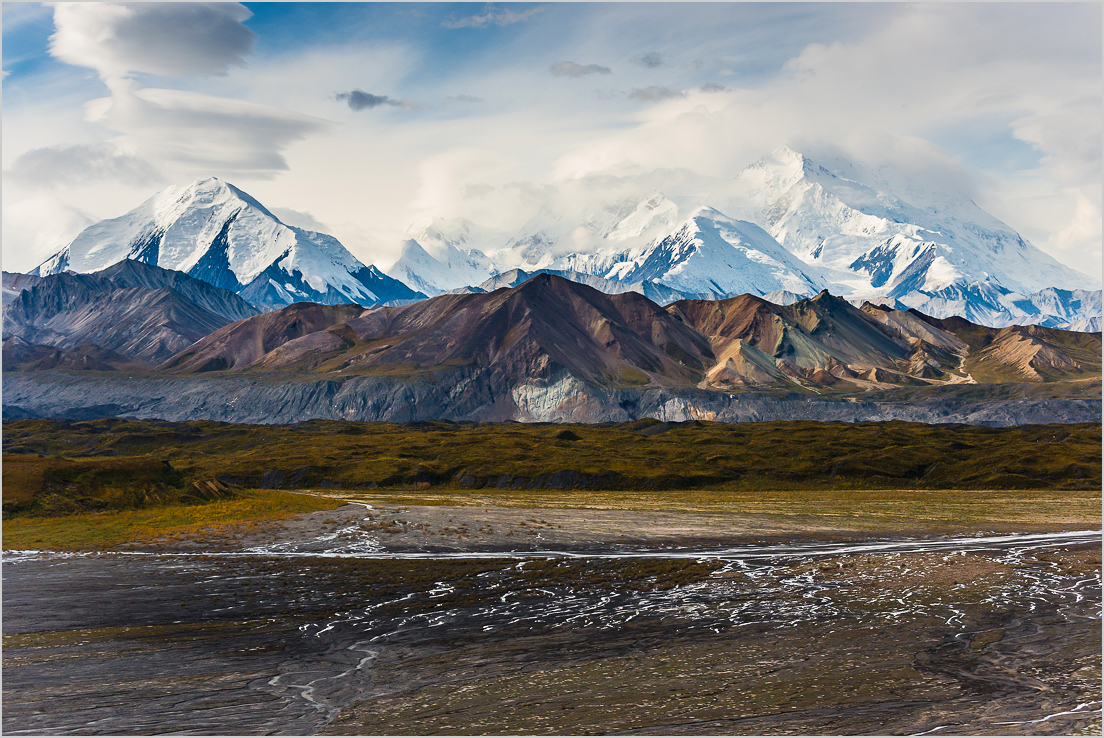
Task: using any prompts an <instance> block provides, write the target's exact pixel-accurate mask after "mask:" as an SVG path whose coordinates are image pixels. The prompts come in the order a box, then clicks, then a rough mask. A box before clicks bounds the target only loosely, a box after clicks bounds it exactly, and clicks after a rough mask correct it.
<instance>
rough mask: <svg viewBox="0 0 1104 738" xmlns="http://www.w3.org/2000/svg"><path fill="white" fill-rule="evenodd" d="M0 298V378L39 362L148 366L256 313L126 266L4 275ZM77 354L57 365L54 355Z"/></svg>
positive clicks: (171, 276)
mask: <svg viewBox="0 0 1104 738" xmlns="http://www.w3.org/2000/svg"><path fill="white" fill-rule="evenodd" d="M18 287H22V289H20V290H19V291H18V292H16V288H18ZM4 290H5V298H6V299H5V305H4V313H3V316H4V317H3V321H4V323H3V325H4V365H5V367H4V368H5V370H7V369H9V368H12V367H14V366H23V365H25V364H27V363H28V362H37V361H39V360H40V359H43V358H49V362H56V361H61V362H62V363H63V364H66V365H69V364H72V363H73V362H75V361H76V362H78V363H79V362H83V363H84V364H85V365H87V366H89V367H91V366H95V367H96V368H98V369H101V370H104V369H110V368H111V367H112V366H114V365H116V364H120V365H121V363H126V362H130V363H135V364H138V365H142V364H147V365H156V364H159V363H161V362H162V361H164V360H166V359H168V358H169V357H171V356H172V355H173V354H175V353H177V352H179V351H181V350H183V349H185V348H186V347H188V346H190V345H191V344H193V343H194V342H195V341H197V340H199V339H200V338H202V337H204V336H206V335H207V334H209V333H211V332H212V331H215V330H217V329H219V328H221V327H222V326H224V325H226V324H227V323H232V322H234V321H238V320H243V319H245V318H249V317H252V316H254V315H257V314H258V312H259V311H258V310H257V309H256V308H255V307H254V306H253V305H251V304H249V303H248V302H246V301H245V300H243V299H242V298H241V297H239V296H238V295H236V294H235V293H233V292H231V291H230V290H225V289H221V288H219V287H214V286H212V285H210V284H208V283H207V282H204V281H203V280H199V279H195V278H193V277H189V276H188V275H186V274H183V273H181V272H176V271H171V270H167V269H161V268H159V267H156V266H152V265H149V264H143V263H141V262H137V261H131V260H129V259H128V260H124V261H121V262H119V263H117V264H114V265H113V266H110V267H108V268H107V269H103V270H101V271H98V272H94V273H92V274H76V273H73V272H62V273H60V274H53V275H50V276H48V277H28V276H27V275H18V274H10V273H8V272H4ZM9 292H12V293H15V294H13V295H12V296H10V297H8V293H9ZM34 346H37V347H38V348H37V349H35V348H32V347H34ZM79 347H84V348H81V350H80V351H78V352H77V354H69V355H67V358H64V360H63V359H62V356H61V354H59V353H57V351H62V352H65V351H69V352H72V351H73V350H74V349H77V348H79ZM50 349H54V350H55V351H51V350H50ZM77 355H80V356H84V355H89V356H91V357H93V358H91V359H88V360H85V359H79V360H78V359H77V358H75V357H76V356H77ZM49 362H48V363H49Z"/></svg>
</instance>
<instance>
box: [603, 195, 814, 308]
mask: <svg viewBox="0 0 1104 738" xmlns="http://www.w3.org/2000/svg"><path fill="white" fill-rule="evenodd" d="M606 276H607V277H611V278H615V279H619V280H621V281H624V282H637V281H645V280H650V281H656V282H660V283H661V284H664V285H666V286H668V287H672V288H674V289H677V290H681V291H685V292H696V293H711V294H713V295H716V296H717V297H724V296H727V295H730V294H742V293H749V294H753V295H764V294H767V293H768V292H772V291H775V290H788V291H791V292H796V293H800V294H811V293H814V292H816V291H818V290H819V289H820V285H819V284H818V283H817V282H815V281H814V280H812V279H810V278H809V277H808V276H807V275H806V274H805V272H804V270H803V269H802V265H801V263H800V262H799V261H798V260H797V259H795V258H794V257H793V256H792V255H791V254H789V253H788V252H786V250H785V249H783V248H782V247H781V246H779V244H778V243H777V242H776V241H775V240H774V239H773V238H771V237H770V235H769V234H767V233H766V232H765V231H764V230H763V229H762V228H760V227H759V226H757V225H755V224H754V223H749V222H746V221H741V220H736V219H734V218H730V217H728V216H727V215H725V214H723V213H721V212H720V211H718V210H716V209H714V208H711V207H700V208H698V209H696V210H695V211H693V213H691V215H690V217H689V219H688V220H687V221H686V222H685V223H684V224H683V225H682V226H681V227H680V228H679V229H678V230H677V231H675V232H674V233H672V234H671V235H669V236H666V237H664V238H661V239H657V240H656V241H655V242H653V243H652V244H651V245H650V246H648V247H647V248H645V249H644V250H643V251H642V252H640V253H639V254H638V255H637V256H636V257H635V258H634V259H632V260H630V261H625V262H622V263H619V264H617V265H615V266H614V267H613V269H611V271H610V272H609V273H608V274H607V275H606Z"/></svg>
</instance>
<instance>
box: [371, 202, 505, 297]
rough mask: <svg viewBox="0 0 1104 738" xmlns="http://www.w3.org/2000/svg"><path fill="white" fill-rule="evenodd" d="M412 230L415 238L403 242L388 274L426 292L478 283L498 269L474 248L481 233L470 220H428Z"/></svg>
mask: <svg viewBox="0 0 1104 738" xmlns="http://www.w3.org/2000/svg"><path fill="white" fill-rule="evenodd" d="M411 230H412V231H413V237H412V238H410V239H408V240H407V241H405V242H404V243H403V247H402V253H401V254H400V255H399V258H398V260H397V261H396V262H395V263H394V264H392V265H391V268H390V269H388V270H387V274H388V275H390V276H391V277H394V278H395V279H398V280H400V281H402V282H404V283H405V284H407V285H410V286H411V287H413V288H414V289H416V290H418V291H420V292H423V293H425V294H426V295H437V294H440V293H442V292H448V291H449V290H453V289H457V288H459V287H464V286H466V285H475V284H479V283H480V282H482V281H483V280H485V279H486V278H487V277H489V276H490V275H492V274H494V273H495V271H496V270H495V267H494V265H493V264H492V263H491V261H490V259H488V258H487V257H486V255H485V254H483V252H482V251H480V250H479V249H477V248H475V247H474V244H475V243H476V242H477V240H478V239H479V236H478V235H477V234H476V233H474V232H473V231H475V228H474V226H472V224H471V223H469V222H468V221H465V220H461V221H455V222H450V223H443V222H436V221H432V220H427V221H424V222H422V223H419V224H417V225H416V226H415V227H414V228H412V229H411ZM482 236H483V238H487V237H488V236H487V235H486V234H482Z"/></svg>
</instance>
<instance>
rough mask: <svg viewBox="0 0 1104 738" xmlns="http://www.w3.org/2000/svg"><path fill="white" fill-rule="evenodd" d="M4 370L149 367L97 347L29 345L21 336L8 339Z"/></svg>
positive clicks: (100, 369)
mask: <svg viewBox="0 0 1104 738" xmlns="http://www.w3.org/2000/svg"><path fill="white" fill-rule="evenodd" d="M3 359H4V371H6V372H10V371H36V370H44V369H60V370H64V371H97V372H116V371H141V370H148V369H149V365H148V364H143V363H142V362H139V361H134V360H132V359H128V358H127V357H125V356H123V355H122V354H118V353H116V352H114V351H111V350H109V349H105V348H100V347H99V346H96V345H95V344H91V343H82V344H79V345H77V346H74V347H72V348H68V349H59V348H54V347H53V346H44V345H41V344H29V343H27V342H26V341H24V340H23V339H21V338H19V337H18V336H12V337H11V338H8V339H5V340H4V357H3Z"/></svg>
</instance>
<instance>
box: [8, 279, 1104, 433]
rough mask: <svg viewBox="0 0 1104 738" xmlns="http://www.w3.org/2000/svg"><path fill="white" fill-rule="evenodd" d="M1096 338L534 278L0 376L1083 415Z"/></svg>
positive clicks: (816, 300) (258, 412) (571, 417)
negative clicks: (167, 349) (125, 362)
mask: <svg viewBox="0 0 1104 738" xmlns="http://www.w3.org/2000/svg"><path fill="white" fill-rule="evenodd" d="M70 276H72V275H70ZM15 340H17V339H14V338H13V339H9V341H8V342H7V343H6V344H5V369H6V370H7V369H12V368H15V369H18V368H20V365H19V364H18V362H16V363H15V364H14V365H13V364H12V363H11V362H10V361H9V354H10V355H12V356H14V355H15V354H16V353H17V352H18V353H20V354H21V355H28V354H29V353H31V352H30V348H33V347H28V346H27V345H24V344H22V343H21V344H19V345H9V344H11V343H12V342H13V341H15ZM82 345H83V346H85V348H84V349H82V350H83V351H85V352H86V353H87V352H88V351H89V349H88V348H87V345H86V344H82ZM1100 351H1101V340H1100V334H1099V333H1081V332H1074V331H1063V330H1057V329H1049V328H1043V327H1038V326H1029V327H1023V326H1010V327H1005V328H990V327H986V326H980V325H977V324H974V323H971V322H969V321H966V320H963V319H959V318H954V319H946V320H939V319H935V318H931V317H929V316H926V315H923V314H921V313H918V312H916V311H904V312H903V311H899V310H893V309H890V308H887V307H885V306H877V305H872V304H866V305H864V306H863V307H862V308H856V307H854V306H853V305H851V304H850V303H849V302H848V301H846V300H843V299H840V298H837V297H834V296H832V295H831V294H829V293H827V292H821V293H820V294H818V295H817V296H816V297H813V298H805V299H802V300H799V301H797V302H794V303H792V304H789V305H784V306H783V305H777V304H774V303H771V302H768V301H766V300H764V299H762V298H759V297H756V296H754V295H742V296H739V297H734V298H728V299H726V300H719V301H714V300H681V301H678V302H676V303H673V304H672V305H669V306H667V307H666V308H663V307H661V306H660V305H658V304H656V303H655V302H652V301H651V300H649V299H648V298H646V297H645V296H643V295H640V294H638V293H636V292H625V293H622V294H618V295H607V294H605V293H603V292H600V291H598V290H595V289H593V288H591V287H588V286H586V285H583V284H579V283H577V282H573V281H571V280H568V279H564V278H562V277H558V276H556V275H552V274H539V275H537V276H535V277H533V278H531V279H529V280H528V281H526V282H524V283H523V284H521V285H519V286H517V287H508V288H501V289H498V290H495V291H493V292H490V293H475V294H445V295H440V296H438V297H435V298H431V299H428V300H423V301H420V302H416V303H412V304H409V305H402V306H392V307H375V308H364V307H361V306H359V305H355V304H346V305H319V304H314V303H298V304H293V305H290V306H288V307H285V308H282V309H280V310H275V311H270V312H268V313H264V314H260V315H255V316H252V317H248V318H245V319H243V320H238V321H236V322H232V323H230V322H227V323H226V324H224V325H222V326H221V327H219V328H217V329H216V330H215V331H214V332H212V333H210V334H209V335H207V336H205V337H203V338H200V339H199V340H198V341H196V342H195V343H193V344H191V345H190V346H188V347H187V348H185V349H183V350H182V351H180V352H178V353H176V354H175V355H173V356H171V357H169V358H168V359H166V360H165V361H164V362H163V363H161V364H160V365H159V366H158V367H157V368H155V369H150V368H147V370H146V371H144V372H133V371H131V370H130V369H128V370H127V373H126V375H125V376H124V374H123V373H122V372H121V371H111V367H110V366H106V367H105V366H102V365H97V366H89V367H84V368H88V369H98V370H99V371H84V372H73V371H67V370H68V369H75V368H82V367H79V366H75V365H74V362H75V361H77V358H70V359H69V363H66V362H65V361H64V360H62V357H57V356H55V357H53V358H50V357H46V356H39V357H38V359H37V360H36V361H39V362H41V363H39V364H37V365H36V364H34V363H33V362H31V363H30V364H27V363H26V362H24V368H26V369H38V370H40V371H22V372H20V371H15V372H11V371H9V372H7V373H6V374H5V393H6V394H5V403H6V404H5V407H4V412H5V414H6V416H7V417H105V416H131V417H158V418H164V419H169V420H180V419H196V418H206V419H212V420H234V421H239V422H269V423H271V422H294V421H296V420H302V419H306V418H312V417H316V418H347V419H356V420H401V421H409V420H422V419H430V418H445V419H452V420H521V421H573V422H606V421H621V420H631V419H635V418H640V417H653V418H657V419H660V420H686V419H691V418H702V419H717V420H734V421H735V420H761V419H772V418H773V419H790V418H808V419H832V420H872V419H887V418H893V417H900V418H902V419H908V420H923V421H926V422H974V423H987V424H993V425H1004V424H1018V423H1024V422H1042V421H1044V420H1046V421H1048V422H1056V421H1063V422H1065V421H1068V422H1088V421H1087V420H1086V418H1087V419H1088V420H1091V419H1092V418H1094V417H1096V416H1098V415H1099V412H1100V410H1099V408H1100V401H1099V398H1100V373H1101V360H1100ZM43 359H45V361H43ZM94 359H96V357H94V356H93V357H92V358H91V359H90V361H92V360H94ZM102 361H103V364H107V365H109V364H110V363H111V362H110V361H109V360H102ZM47 370H48V371H47ZM948 402H949V403H950V404H948ZM895 403H896V404H895Z"/></svg>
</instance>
